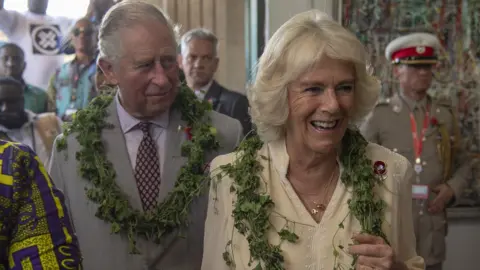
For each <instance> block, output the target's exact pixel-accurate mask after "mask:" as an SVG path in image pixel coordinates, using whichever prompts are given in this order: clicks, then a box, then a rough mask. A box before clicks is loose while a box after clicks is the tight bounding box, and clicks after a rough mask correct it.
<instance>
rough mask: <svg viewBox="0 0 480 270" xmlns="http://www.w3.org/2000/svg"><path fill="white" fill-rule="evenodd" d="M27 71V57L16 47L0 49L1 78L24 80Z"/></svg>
mask: <svg viewBox="0 0 480 270" xmlns="http://www.w3.org/2000/svg"><path fill="white" fill-rule="evenodd" d="M24 70H25V56H24V54H23V52H22V50H21V49H20V48H18V47H15V46H8V45H7V46H4V47H2V48H1V49H0V76H2V77H13V78H15V79H17V80H21V79H22V75H23V71H24Z"/></svg>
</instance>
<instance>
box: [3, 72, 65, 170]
mask: <svg viewBox="0 0 480 270" xmlns="http://www.w3.org/2000/svg"><path fill="white" fill-rule="evenodd" d="M23 91H24V86H23V84H22V83H21V82H20V81H17V80H15V79H13V78H11V77H2V78H0V140H6V141H14V142H20V143H23V144H25V145H28V146H29V147H30V148H32V149H33V150H34V151H35V152H36V153H37V155H38V157H39V158H40V160H41V161H42V162H43V164H44V165H45V166H46V167H47V166H48V165H49V159H50V156H51V153H52V147H53V141H54V140H55V137H56V136H57V135H58V134H60V133H61V126H62V122H61V121H60V119H59V118H58V117H57V116H55V114H54V113H41V114H35V113H33V112H32V111H29V110H25V109H24V97H23V93H24V92H23Z"/></svg>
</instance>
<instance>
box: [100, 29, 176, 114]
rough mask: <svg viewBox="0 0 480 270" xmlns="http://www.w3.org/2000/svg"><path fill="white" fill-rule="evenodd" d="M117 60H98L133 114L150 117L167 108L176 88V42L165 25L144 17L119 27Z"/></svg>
mask: <svg viewBox="0 0 480 270" xmlns="http://www.w3.org/2000/svg"><path fill="white" fill-rule="evenodd" d="M119 35H120V44H119V45H120V47H121V48H122V49H121V55H120V58H119V59H118V60H117V61H114V62H110V61H108V60H105V59H102V60H100V67H101V68H102V70H103V72H104V74H105V76H106V80H107V81H108V82H110V83H111V84H114V85H118V87H119V91H120V101H121V103H122V106H123V107H124V108H125V110H126V111H127V112H128V113H129V114H131V115H132V116H133V117H136V118H139V119H149V118H153V117H156V116H158V115H159V114H161V113H163V112H165V111H167V110H169V109H170V107H171V105H172V104H173V101H174V100H175V97H176V95H177V93H178V89H179V85H180V83H179V78H178V65H177V62H176V44H175V40H174V37H173V36H172V34H171V31H169V28H168V26H167V25H165V24H163V23H161V22H159V21H157V20H146V21H145V22H143V23H139V24H136V25H132V26H130V27H128V28H124V29H122V30H120V32H119Z"/></svg>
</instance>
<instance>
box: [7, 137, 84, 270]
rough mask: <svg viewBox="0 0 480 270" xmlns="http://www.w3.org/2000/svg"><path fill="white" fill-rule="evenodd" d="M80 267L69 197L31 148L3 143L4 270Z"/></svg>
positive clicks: (49, 269) (50, 269) (52, 269)
mask: <svg viewBox="0 0 480 270" xmlns="http://www.w3.org/2000/svg"><path fill="white" fill-rule="evenodd" d="M80 264H81V255H80V251H79V247H78V242H77V238H76V236H75V234H74V230H73V227H72V224H71V222H70V216H69V214H68V212H67V208H66V206H65V202H64V196H63V194H62V193H61V191H59V190H58V189H56V188H55V187H54V185H53V182H52V180H51V179H50V176H49V175H48V173H47V172H46V170H45V168H44V166H43V165H42V163H41V162H40V160H39V158H38V156H37V155H36V154H35V153H34V152H33V151H32V150H31V149H30V148H29V147H27V146H24V145H22V144H18V143H12V142H6V141H0V270H1V269H32V270H37V269H38V270H43V269H45V270H47V269H48V270H54V269H81V266H80Z"/></svg>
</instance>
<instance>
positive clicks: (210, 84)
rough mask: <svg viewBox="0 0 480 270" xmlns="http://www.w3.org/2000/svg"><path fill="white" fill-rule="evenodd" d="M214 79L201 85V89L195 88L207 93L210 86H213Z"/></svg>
mask: <svg viewBox="0 0 480 270" xmlns="http://www.w3.org/2000/svg"><path fill="white" fill-rule="evenodd" d="M212 83H213V80H211V81H210V82H208V83H207V84H205V85H204V86H202V87H200V88H199V89H195V91H200V92H202V93H203V94H206V93H207V92H208V89H210V86H212Z"/></svg>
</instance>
